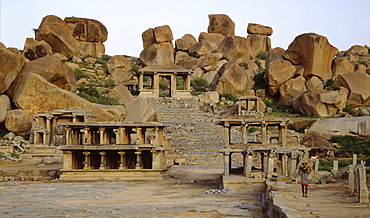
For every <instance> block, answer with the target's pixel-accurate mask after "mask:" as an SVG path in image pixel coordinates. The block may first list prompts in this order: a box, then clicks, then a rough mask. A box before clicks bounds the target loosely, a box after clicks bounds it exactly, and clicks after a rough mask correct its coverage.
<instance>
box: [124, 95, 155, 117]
mask: <svg viewBox="0 0 370 218" xmlns="http://www.w3.org/2000/svg"><path fill="white" fill-rule="evenodd" d="M126 112H127V115H126V118H125V121H127V122H129V121H131V122H147V121H156V119H157V117H156V111H155V110H154V109H153V108H152V107H151V106H150V105H149V104H148V102H147V101H146V100H145V99H144V98H142V97H137V98H135V99H134V100H132V101H131V102H130V103H129V104H128V105H127V106H126Z"/></svg>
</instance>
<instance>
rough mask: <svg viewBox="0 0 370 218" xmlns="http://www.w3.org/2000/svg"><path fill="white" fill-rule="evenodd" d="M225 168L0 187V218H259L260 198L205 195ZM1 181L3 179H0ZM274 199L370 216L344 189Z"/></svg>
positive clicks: (303, 209) (316, 211) (282, 193)
mask: <svg viewBox="0 0 370 218" xmlns="http://www.w3.org/2000/svg"><path fill="white" fill-rule="evenodd" d="M60 168H61V166H58V165H51V166H36V165H35V164H33V165H32V164H28V165H25V164H12V165H0V171H2V172H3V173H4V170H5V172H8V173H10V172H11V171H14V170H25V171H33V170H40V171H43V170H44V171H45V170H51V169H60ZM222 172H223V166H215V165H213V166H199V165H198V166H195V165H185V166H173V167H171V168H170V169H169V170H168V172H167V174H166V176H165V179H163V180H161V181H156V182H149V181H147V182H74V183H67V182H62V181H59V180H52V181H49V182H46V181H44V182H41V181H37V182H30V181H28V182H17V184H18V185H14V186H9V185H4V182H0V217H258V218H259V217H263V213H262V208H261V207H260V206H259V204H258V195H259V193H248V194H235V193H231V192H226V193H224V194H206V193H205V192H206V191H209V190H211V189H213V190H216V189H217V188H219V184H220V183H221V179H220V175H221V174H222ZM0 176H1V175H0ZM277 190H278V191H279V192H278V193H277V198H279V199H280V202H283V205H285V206H287V207H289V208H293V209H296V210H297V211H298V213H299V215H300V216H301V217H304V218H325V217H344V218H346V217H370V206H369V205H368V204H359V203H357V197H356V196H351V195H349V194H348V193H346V192H345V188H344V187H343V186H342V184H339V183H338V184H325V185H311V184H310V186H309V194H308V198H303V197H302V194H301V188H300V185H299V184H286V183H283V182H279V183H278V184H277Z"/></svg>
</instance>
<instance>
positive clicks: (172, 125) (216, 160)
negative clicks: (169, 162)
mask: <svg viewBox="0 0 370 218" xmlns="http://www.w3.org/2000/svg"><path fill="white" fill-rule="evenodd" d="M147 101H148V103H149V104H150V105H151V106H152V107H153V108H154V109H155V110H156V111H157V120H158V122H160V123H163V124H165V125H166V126H167V127H166V128H165V129H164V131H165V135H166V136H168V135H170V136H171V138H172V142H171V145H172V146H171V147H172V151H169V153H168V154H167V159H173V160H182V161H186V163H187V164H218V165H219V164H223V156H222V154H221V153H219V152H218V150H219V149H220V148H222V147H223V146H224V145H225V142H224V130H223V127H222V126H220V125H218V124H217V122H218V120H219V119H221V117H220V116H217V115H214V114H212V113H207V112H203V111H202V110H200V107H201V106H202V102H200V101H199V99H198V98H197V97H193V98H190V99H181V100H177V99H173V98H148V99H147ZM175 162H176V161H175Z"/></svg>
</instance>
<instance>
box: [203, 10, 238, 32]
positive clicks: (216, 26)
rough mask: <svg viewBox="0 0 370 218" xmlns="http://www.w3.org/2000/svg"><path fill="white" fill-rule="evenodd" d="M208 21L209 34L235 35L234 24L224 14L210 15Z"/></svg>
mask: <svg viewBox="0 0 370 218" xmlns="http://www.w3.org/2000/svg"><path fill="white" fill-rule="evenodd" d="M208 19H209V24H208V32H209V33H220V34H222V35H224V36H226V35H227V34H231V35H235V23H234V22H233V21H232V20H231V19H230V17H229V16H227V15H226V14H210V15H208Z"/></svg>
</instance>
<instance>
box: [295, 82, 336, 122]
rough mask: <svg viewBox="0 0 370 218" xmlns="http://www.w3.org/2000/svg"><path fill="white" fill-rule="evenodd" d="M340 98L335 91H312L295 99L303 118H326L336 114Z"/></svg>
mask: <svg viewBox="0 0 370 218" xmlns="http://www.w3.org/2000/svg"><path fill="white" fill-rule="evenodd" d="M341 100H342V99H341V98H340V96H339V94H338V93H337V92H335V91H328V90H324V89H314V90H310V91H307V92H305V93H303V94H301V95H299V97H298V98H297V101H298V106H299V110H300V112H301V114H303V115H304V116H320V117H327V116H332V115H334V114H336V113H337V110H338V109H339V108H338V106H339V105H343V104H341Z"/></svg>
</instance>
